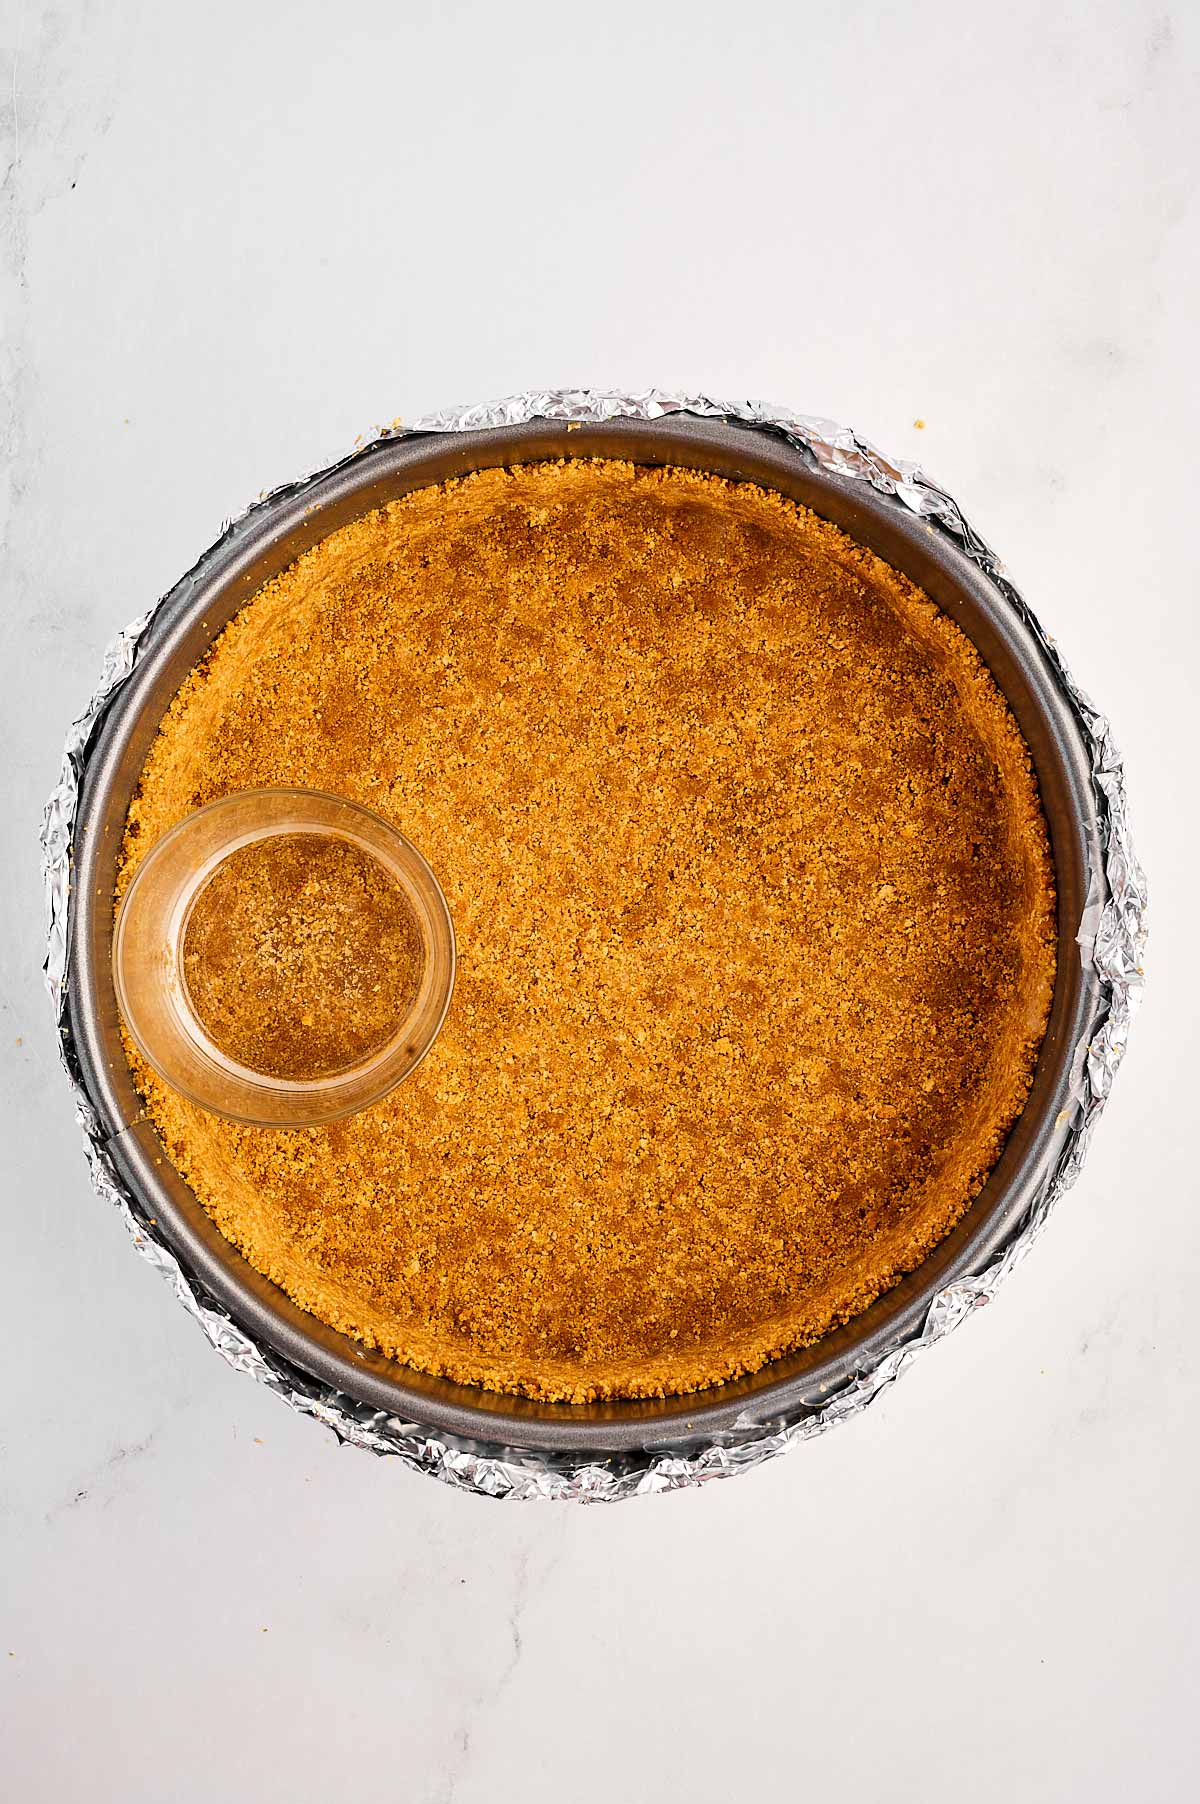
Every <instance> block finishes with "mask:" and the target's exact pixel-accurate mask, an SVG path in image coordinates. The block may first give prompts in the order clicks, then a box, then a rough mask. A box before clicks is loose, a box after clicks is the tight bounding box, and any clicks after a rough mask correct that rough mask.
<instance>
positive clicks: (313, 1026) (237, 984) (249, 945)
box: [183, 833, 422, 1082]
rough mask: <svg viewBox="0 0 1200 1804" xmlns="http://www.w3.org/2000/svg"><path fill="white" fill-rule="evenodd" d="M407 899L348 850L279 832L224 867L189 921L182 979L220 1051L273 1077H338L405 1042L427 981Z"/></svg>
mask: <svg viewBox="0 0 1200 1804" xmlns="http://www.w3.org/2000/svg"><path fill="white" fill-rule="evenodd" d="M421 960H422V953H421V940H420V934H419V930H418V928H417V925H416V922H415V921H414V919H413V916H412V912H411V909H410V908H409V905H408V903H407V902H406V900H405V897H404V892H403V891H402V890H401V888H400V886H399V884H398V883H397V882H396V881H395V879H394V878H393V877H392V876H390V875H389V873H388V872H387V871H386V870H385V869H384V867H383V866H382V865H381V864H380V863H379V861H378V859H375V858H372V857H371V856H370V854H369V853H367V852H364V851H363V850H362V848H361V847H360V846H356V845H352V844H351V843H350V842H349V841H348V840H341V839H332V838H325V837H323V836H322V835H320V834H316V833H286V834H275V835H273V836H272V837H271V838H269V839H260V840H255V841H253V842H252V843H251V844H250V845H246V846H242V847H240V848H239V849H238V850H237V851H236V852H233V853H232V854H231V855H230V856H229V857H228V858H226V859H225V860H224V862H223V863H221V864H220V865H218V867H217V869H216V870H215V871H214V873H213V875H212V876H211V877H210V878H209V880H208V882H207V883H206V884H205V886H204V888H203V889H202V890H201V891H200V894H199V895H198V896H197V898H196V901H195V902H194V904H193V906H192V911H191V913H190V915H189V916H188V923H187V931H186V933H185V935H184V942H183V970H184V981H185V983H186V985H187V990H188V995H189V998H190V1000H191V1004H192V1007H193V1009H194V1010H195V1012H196V1015H197V1017H198V1018H199V1020H200V1022H201V1024H202V1026H203V1027H204V1028H205V1030H206V1032H207V1033H208V1035H209V1038H210V1039H212V1040H213V1041H214V1042H215V1044H216V1045H217V1046H219V1047H220V1049H221V1051H222V1052H224V1053H225V1054H226V1055H227V1056H228V1057H229V1058H231V1059H233V1060H234V1061H235V1063H237V1064H240V1065H247V1066H249V1067H250V1069H251V1070H252V1071H259V1072H264V1073H265V1074H266V1075H267V1076H268V1077H278V1078H288V1079H291V1080H293V1081H296V1082H304V1081H311V1080H312V1079H314V1078H321V1077H330V1076H332V1075H334V1074H335V1073H337V1072H341V1071H345V1070H347V1069H348V1068H350V1067H352V1066H355V1065H359V1064H361V1063H363V1061H365V1060H366V1059H368V1058H370V1057H371V1056H372V1054H374V1053H377V1052H379V1051H380V1049H381V1048H382V1047H384V1046H386V1045H387V1043H388V1041H389V1040H391V1039H392V1038H394V1036H395V1035H396V1034H397V1033H398V1032H399V1030H400V1028H401V1026H402V1024H403V1022H404V1018H405V1016H406V1014H407V1013H408V1010H409V1009H410V1007H411V1005H412V1000H413V997H414V996H415V994H416V991H417V985H418V983H419V981H420V975H421Z"/></svg>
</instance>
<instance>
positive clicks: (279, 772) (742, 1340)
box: [122, 461, 1054, 1401]
mask: <svg viewBox="0 0 1200 1804" xmlns="http://www.w3.org/2000/svg"><path fill="white" fill-rule="evenodd" d="M268 784H297V785H302V786H306V787H311V788H318V789H325V790H332V791H334V792H336V793H339V794H342V795H345V796H348V797H349V798H351V799H352V800H354V801H358V802H361V803H364V804H365V805H366V806H368V807H371V808H373V809H375V810H376V811H377V812H379V813H380V814H382V815H384V816H385V817H386V818H387V819H389V820H390V821H392V822H393V823H394V824H395V825H396V826H397V827H399V828H400V829H401V830H402V831H403V832H404V833H405V834H407V835H408V836H409V837H410V838H411V839H412V840H413V841H415V843H416V844H417V845H418V846H419V847H420V848H421V850H422V851H423V852H424V853H425V855H426V857H427V858H428V859H429V861H430V863H431V864H432V865H433V867H434V870H435V871H436V872H437V874H438V876H439V877H440V879H441V882H442V885H443V887H444V889H445V891H446V894H447V897H448V899H449V902H450V907H451V910H452V912H453V915H454V920H455V927H456V933H457V939H458V953H459V969H458V985H457V989H456V992H455V998H454V1003H453V1006H452V1009H451V1012H450V1015H449V1017H448V1019H447V1022H446V1025H445V1027H444V1028H443V1030H442V1033H441V1036H440V1037H439V1039H438V1041H437V1042H436V1044H435V1046H434V1048H433V1050H432V1052H431V1053H430V1054H429V1056H428V1058H427V1059H426V1061H425V1063H424V1064H423V1065H422V1066H421V1067H420V1069H419V1070H418V1071H417V1072H416V1073H415V1074H414V1075H413V1077H411V1078H410V1079H409V1080H408V1081H407V1082H406V1083H404V1084H403V1085H401V1087H400V1088H399V1089H398V1090H397V1091H395V1092H394V1093H393V1094H392V1095H391V1096H389V1097H387V1098H386V1099H385V1100H384V1101H382V1102H380V1103H378V1104H377V1105H376V1106H375V1107H373V1108H371V1109H369V1110H367V1111H366V1112H365V1113H363V1114H361V1115H358V1116H355V1117H353V1118H352V1119H350V1120H347V1121H342V1122H338V1123H335V1124H334V1125H332V1126H328V1127H324V1128H320V1129H311V1130H305V1131H301V1132H294V1131H293V1132H287V1131H272V1130H268V1129H262V1128H248V1127H242V1126H238V1125H236V1124H234V1123H231V1122H226V1121H221V1120H218V1119H217V1118H215V1117H212V1116H208V1115H206V1114H204V1113H203V1112H202V1111H201V1110H200V1109H198V1108H196V1107H194V1106H193V1105H191V1104H190V1103H188V1102H186V1101H185V1100H184V1099H183V1098H181V1097H179V1096H178V1095H175V1094H173V1093H172V1092H170V1091H169V1090H168V1089H166V1088H165V1086H163V1085H162V1084H161V1083H160V1082H159V1080H158V1079H157V1078H156V1077H155V1076H154V1075H153V1074H152V1073H150V1072H149V1071H147V1070H146V1068H145V1067H144V1066H143V1065H141V1064H140V1063H139V1062H138V1061H137V1060H136V1058H135V1059H134V1061H133V1063H134V1070H135V1073H136V1075H137V1078H138V1082H139V1084H140V1086H141V1088H142V1091H143V1093H144V1095H145V1097H146V1100H147V1103H148V1106H149V1109H150V1112H151V1114H152V1117H153V1119H154V1121H155V1122H156V1124H157V1126H158V1129H159V1132H160V1134H161V1135H162V1138H163V1142H164V1145H165V1146H166V1148H167V1150H168V1152H169V1154H170V1157H171V1158H172V1159H173V1160H174V1162H175V1164H176V1165H177V1166H178V1168H179V1170H180V1171H181V1172H182V1173H183V1174H184V1176H185V1177H186V1178H187V1179H188V1181H189V1182H190V1183H191V1184H192V1185H193V1187H194V1188H195V1190H196V1192H197V1194H198V1196H199V1197H200V1199H201V1201H202V1202H203V1204H204V1206H205V1207H206V1209H208V1211H209V1212H210V1214H211V1215H212V1217H213V1219H214V1220H215V1221H216V1223H217V1224H218V1226H219V1227H220V1228H221V1229H222V1231H223V1232H224V1233H225V1234H226V1235H227V1236H228V1237H229V1238H230V1239H231V1240H233V1241H234V1242H235V1243H236V1244H237V1245H238V1246H239V1247H240V1248H241V1249H242V1250H243V1252H244V1253H245V1254H246V1255H247V1257H248V1258H249V1259H250V1260H251V1261H252V1263H253V1264H254V1265H256V1266H257V1267H258V1269H259V1270H260V1271H262V1272H264V1273H266V1274H267V1275H268V1276H270V1277H272V1278H273V1279H275V1281H276V1282H277V1283H279V1284H281V1285H282V1286H283V1287H284V1288H285V1289H286V1290H287V1291H288V1292H289V1293H290V1294H291V1295H292V1296H293V1297H294V1298H295V1299H296V1301H297V1302H299V1303H300V1304H302V1305H303V1306H304V1307H305V1308H307V1309H309V1310H311V1311H312V1312H313V1313H314V1314H316V1315H317V1316H319V1317H320V1318H321V1319H322V1320H324V1321H326V1322H328V1323H330V1324H332V1325H333V1326H334V1327H336V1328H339V1329H342V1330H343V1331H345V1332H346V1333H348V1334H351V1335H354V1336H356V1337H357V1338H358V1339H360V1340H361V1341H363V1342H365V1343H366V1344H367V1345H369V1346H372V1347H378V1348H381V1349H382V1350H383V1351H384V1352H385V1353H388V1354H391V1355H394V1356H395V1357H397V1358H399V1359H402V1360H405V1361H407V1362H409V1363H410V1364H412V1365H414V1366H416V1367H418V1368H420V1369H422V1370H424V1371H427V1372H431V1373H434V1374H446V1375H448V1376H450V1377H452V1378H456V1379H459V1380H463V1381H466V1382H471V1383H476V1384H481V1385H486V1386H488V1387H490V1388H492V1389H495V1390H499V1391H508V1392H523V1393H525V1394H527V1395H530V1396H535V1397H543V1398H564V1399H571V1400H576V1401H584V1400H589V1399H593V1398H599V1397H604V1396H655V1395H663V1394H668V1393H675V1392H683V1391H689V1390H694V1389H697V1388H700V1387H702V1386H705V1385H709V1384H712V1383H716V1382H719V1381H721V1380H723V1379H727V1378H730V1377H733V1376H735V1375H737V1374H739V1373H742V1372H747V1371H753V1370H755V1369H756V1368H758V1367H759V1366H761V1365H762V1364H763V1363H764V1362H765V1361H766V1360H768V1359H770V1358H772V1357H773V1356H774V1355H777V1354H780V1353H782V1352H785V1351H787V1350H789V1349H791V1348H794V1347H797V1346H800V1345H802V1344H804V1343H806V1342H808V1341H811V1340H813V1339H815V1338H817V1337H818V1336H820V1335H821V1334H823V1333H824V1332H825V1331H826V1330H827V1329H828V1328H829V1327H830V1326H832V1325H833V1324H835V1323H837V1322H841V1321H845V1320H846V1319H848V1318H849V1317H851V1316H853V1315H854V1314H855V1313H857V1312H858V1311H859V1310H861V1309H863V1308H865V1307H866V1305H867V1304H869V1303H870V1302H871V1301H872V1300H873V1299H874V1298H875V1297H876V1296H878V1295H879V1294H880V1292H881V1291H882V1290H884V1289H886V1288H887V1287H888V1286H889V1285H891V1284H893V1283H894V1282H895V1281H896V1280H897V1278H899V1277H900V1276H901V1274H903V1273H904V1272H906V1271H909V1270H911V1269H912V1268H913V1267H914V1266H916V1265H917V1264H919V1263H920V1261H921V1260H922V1259H923V1258H924V1257H925V1256H926V1254H927V1253H928V1252H929V1251H930V1249H931V1248H932V1247H933V1246H935V1245H936V1244H937V1242H938V1241H939V1240H941V1239H942V1238H943V1236H944V1235H945V1234H946V1233H947V1232H948V1231H949V1229H950V1228H951V1227H952V1226H953V1224H954V1223H955V1221H957V1219H958V1218H959V1216H960V1215H961V1214H962V1212H963V1210H964V1209H965V1208H966V1206H967V1204H968V1203H969V1201H970V1200H971V1198H972V1197H973V1196H974V1195H975V1194H976V1193H977V1191H978V1190H979V1188H980V1187H981V1185H982V1184H983V1182H984V1180H985V1178H986V1176H987V1173H988V1172H989V1170H990V1169H991V1167H992V1165H993V1164H994V1162H995V1160H996V1157H997V1155H998V1153H999V1151H1000V1148H1001V1146H1002V1144H1003V1141H1004V1138H1005V1135H1006V1133H1007V1131H1008V1129H1009V1127H1010V1126H1011V1124H1012V1122H1013V1120H1014V1119H1015V1118H1016V1116H1017V1114H1018V1113H1019V1112H1020V1109H1021V1107H1022V1104H1023V1102H1024V1099H1025V1097H1026V1094H1027V1091H1028V1087H1029V1082H1030V1076H1031V1073H1032V1070H1033V1065H1034V1061H1035V1058H1036V1053H1037V1049H1038V1046H1039V1044H1040V1041H1041V1038H1042V1035H1043V1032H1044V1028H1045V1022H1046V1019H1047V1011H1048V1008H1049V1002H1050V995H1051V989H1052V983H1053V975H1054V924H1053V885H1052V867H1051V863H1050V856H1049V849H1048V844H1047V839H1046V833H1045V828H1044V824H1043V821H1042V817H1041V813H1040V809H1039V805H1038V798H1037V792H1036V787H1035V783H1034V779H1033V774H1032V769H1031V765H1030V760H1029V755H1028V752H1027V750H1026V747H1025V745H1024V743H1023V741H1022V740H1021V737H1020V734H1019V732H1018V730H1017V727H1016V725H1015V723H1014V721H1013V719H1012V717H1011V715H1010V714H1009V712H1008V710H1007V708H1006V706H1005V704H1004V701H1003V699H1002V697H1001V696H1000V693H999V691H998V690H997V688H996V686H995V684H994V682H993V681H992V679H991V677H990V675H989V674H988V672H987V671H986V670H985V668H984V667H983V665H982V663H981V662H980V659H979V657H978V656H977V654H976V652H975V650H974V648H973V647H972V646H971V645H970V643H969V642H968V640H967V639H966V638H965V637H964V636H963V634H962V633H961V632H960V631H959V630H958V629H957V628H956V627H955V626H954V625H953V624H952V623H951V622H950V621H949V620H948V619H947V618H946V617H945V616H944V615H942V614H941V613H940V612H939V611H938V610H937V608H935V607H934V606H933V605H932V603H930V602H929V601H928V600H927V599H926V598H925V596H924V595H922V594H921V592H920V591H919V590H918V589H916V588H915V587H914V586H913V585H912V584H911V583H910V582H908V581H907V580H906V579H905V578H903V577H901V576H899V575H897V574H896V573H895V572H894V571H892V570H890V569H889V568H888V567H887V566H886V565H885V564H883V563H882V562H880V560H879V559H878V558H876V557H875V556H873V555H872V554H871V553H869V552H868V551H866V550H864V549H863V548H862V547H860V546H858V545H856V544H854V543H853V542H852V541H851V540H850V539H848V538H846V537H845V536H844V535H843V534H842V533H840V532H839V531H837V530H836V529H835V528H834V527H832V526H830V525H828V524H827V523H825V522H823V521H821V520H818V519H817V518H816V517H814V516H813V515H812V514H810V513H808V512H806V511H805V510H804V509H802V508H799V507H796V506H794V505H793V504H792V503H790V502H788V501H786V500H784V499H783V498H782V497H780V496H779V495H777V494H775V493H773V492H771V491H767V490H763V489H760V488H758V487H756V486H753V485H750V484H733V483H728V482H724V481H722V480H720V479H718V478H715V477H709V476H706V475H702V474H698V473H695V472H691V471H685V470H677V469H667V470H658V469H653V470H652V469H643V468H635V467H634V466H632V465H629V464H622V463H611V462H593V461H578V462H574V461H570V462H565V463H561V464H556V465H537V466H524V467H520V468H517V469H514V470H489V471H485V472H480V473H477V474H474V475H471V476H468V477H465V478H463V479H462V480H460V481H457V482H453V483H449V484H447V485H445V486H444V487H441V488H437V489H427V490H423V491H420V492H418V493H415V494H412V495H409V496H406V497H405V498H404V499H402V500H399V501H396V502H393V503H391V504H389V505H388V506H387V507H385V508H382V509H380V510H379V511H377V512H375V513H372V514H370V515H367V516H366V517H364V518H362V519H360V520H358V521H355V522H354V523H353V524H351V525H350V526H347V527H345V528H343V529H342V530H341V531H339V532H337V533H335V534H333V535H332V536H331V537H330V538H328V539H326V540H325V541H324V542H323V543H321V544H319V545H318V546H316V547H315V548H314V549H313V550H312V551H310V552H308V553H306V554H305V555H304V556H303V557H301V558H300V559H299V560H298V561H297V563H296V564H294V565H293V566H292V568H291V569H290V570H288V571H287V572H285V573H284V575H283V576H282V577H280V578H279V579H278V580H277V581H275V582H273V583H270V584H268V585H267V586H266V588H265V589H264V590H263V591H262V592H261V593H260V594H259V595H258V596H257V597H256V598H255V599H254V600H253V601H252V602H251V603H250V605H249V606H248V607H246V608H245V609H244V610H243V611H242V613H241V614H240V615H239V616H238V617H237V618H236V619H235V620H234V621H233V623H232V624H231V625H230V626H229V627H228V628H227V630H226V631H225V632H224V633H223V634H222V635H221V637H220V638H219V640H218V641H217V644H216V647H215V649H214V651H213V652H212V653H211V655H210V656H209V657H208V658H207V659H206V660H205V662H204V663H202V664H201V665H200V666H199V667H198V668H197V669H196V670H195V671H193V672H192V674H191V675H190V676H189V677H188V679H187V681H186V682H185V683H184V685H183V687H182V689H181V690H180V692H179V694H178V696H177V697H176V699H175V701H174V702H173V703H172V705H171V708H170V710H169V711H168V714H167V716H166V719H165V721H164V723H163V730H162V732H161V734H160V735H159V737H158V739H157V740H156V742H155V744H154V746H153V748H152V750H151V753H150V756H149V759H148V761H147V764H146V769H145V772H144V775H143V779H142V784H141V787H140V790H139V792H138V794H137V796H136V798H135V800H134V802H133V805H132V807H131V810H130V816H129V832H128V836H127V840H126V847H125V853H126V860H125V868H124V871H123V873H122V882H124V881H127V880H128V876H129V875H130V874H131V873H132V870H133V869H134V868H135V867H136V865H137V862H138V860H139V859H140V857H141V856H142V855H143V854H144V852H145V850H146V849H147V848H148V847H149V846H151V845H152V844H153V843H154V842H155V840H157V839H158V837H159V836H160V835H161V834H162V833H163V832H164V831H166V829H167V828H168V827H170V826H172V825H173V824H174V823H175V822H176V821H178V820H180V819H181V818H182V817H183V816H185V815H186V814H188V813H189V812H190V811H191V810H193V809H194V808H197V807H199V806H201V805H202V804H203V803H206V802H210V801H212V800H214V799H216V798H217V797H219V796H222V795H226V794H228V793H229V792H231V791H233V790H237V789H243V788H251V787H257V786H260V785H268Z"/></svg>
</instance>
